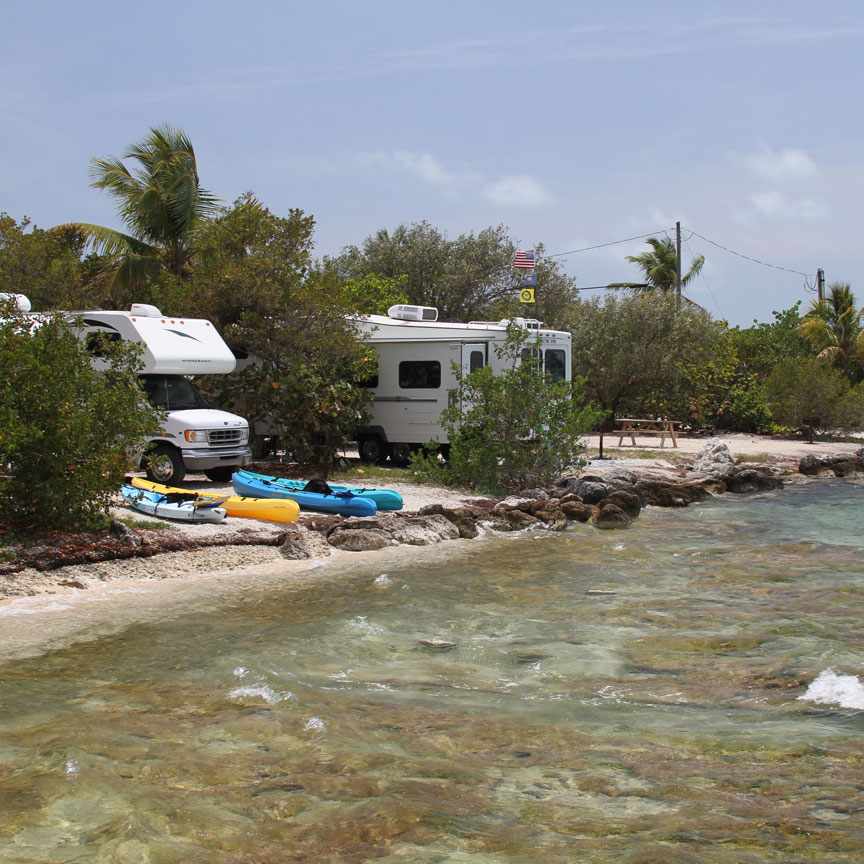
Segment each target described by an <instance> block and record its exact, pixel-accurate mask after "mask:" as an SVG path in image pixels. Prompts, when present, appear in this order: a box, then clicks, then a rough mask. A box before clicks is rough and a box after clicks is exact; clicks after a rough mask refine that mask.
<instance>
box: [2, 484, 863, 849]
mask: <svg viewBox="0 0 864 864" xmlns="http://www.w3.org/2000/svg"><path fill="white" fill-rule="evenodd" d="M862 506H864V488H862V487H859V486H855V485H851V484H839V483H838V484H832V483H821V484H813V485H809V486H806V487H799V488H793V489H789V490H787V491H785V492H783V493H782V494H778V495H770V496H764V497H759V498H749V499H742V498H735V497H731V496H730V497H726V498H723V499H722V500H719V501H717V502H714V503H711V504H708V505H704V506H700V507H692V508H689V509H688V510H686V511H676V512H671V511H658V510H650V511H648V512H646V513H645V514H643V517H642V519H641V520H640V521H639V523H638V525H637V526H636V527H634V528H632V529H631V530H629V531H626V532H599V531H594V530H591V529H588V528H585V527H584V526H580V527H579V528H577V529H574V530H572V531H569V532H567V533H565V534H563V535H549V534H534V535H530V534H529V535H521V536H518V537H517V536H507V537H503V538H501V539H496V540H484V541H475V543H474V544H472V545H470V546H468V544H466V548H467V550H468V552H469V553H470V557H467V556H466V557H462V558H457V559H455V561H447V562H445V563H441V564H438V565H433V564H424V565H418V566H414V567H411V568H402V569H391V570H388V571H387V572H386V574H382V573H381V569H380V568H378V569H377V570H374V571H364V569H363V568H364V567H365V566H366V565H364V564H363V563H362V562H361V563H358V565H357V567H358V569H357V572H356V573H354V574H352V575H351V576H350V577H347V578H346V577H345V576H341V577H340V578H339V580H338V581H336V580H335V579H334V578H332V577H328V576H326V575H325V576H324V577H323V578H322V580H321V581H320V582H319V583H317V584H316V585H315V586H313V587H311V588H310V587H305V588H304V589H302V590H299V589H297V588H296V587H294V588H292V587H291V586H290V585H286V586H285V587H284V588H281V589H278V590H273V589H267V590H266V591H264V590H260V589H259V590H258V591H254V590H252V591H250V593H249V594H248V595H247V596H246V597H245V598H244V599H243V600H241V601H237V600H236V599H234V600H231V601H222V603H221V605H220V603H219V601H217V600H213V601H212V603H210V605H209V608H208V609H207V610H206V611H201V610H200V609H196V611H192V612H190V613H189V614H187V615H184V616H180V617H178V618H174V619H173V620H170V621H167V622H165V623H163V624H159V625H155V624H147V625H144V624H139V625H136V626H132V627H130V628H128V629H126V630H124V631H123V632H122V633H120V634H119V635H112V636H106V637H103V638H98V639H96V640H95V641H91V642H86V643H79V644H77V645H72V646H70V647H68V648H64V649H62V650H55V651H53V652H52V653H50V654H47V655H44V656H41V657H37V658H33V659H26V660H17V661H15V662H9V663H6V664H5V665H2V666H0V861H3V862H7V864H12V862H40V864H42V862H51V864H53V862H121V864H127V862H129V864H145V862H152V864H174V862H177V864H180V862H183V864H197V862H202V864H203V862H208V864H212V862H236V864H240V862H257V864H271V862H272V864H276V862H280V864H281V862H295V861H298V862H299V861H303V862H306V861H308V862H331V861H332V862H342V861H345V862H360V861H367V860H377V861H382V862H402V861H406V862H465V864H487V862H544V864H548V862H573V861H579V862H629V864H654V862H656V864H681V862H730V864H731V862H735V864H747V862H754V864H755V862H769V861H770V862H784V864H785V862H798V861H801V862H805V861H806V862H832V864H833V862H853V861H854V862H860V861H861V860H862V858H864V744H862V734H864V713H862V712H859V711H855V710H854V709H852V708H844V707H842V706H841V705H838V704H819V703H818V702H808V701H801V700H800V699H799V698H798V697H800V696H802V695H803V694H804V693H805V691H806V690H807V687H808V685H809V684H811V683H812V682H813V680H814V679H815V678H816V677H817V676H818V675H819V674H820V673H822V672H823V671H824V670H826V669H828V668H833V669H834V670H835V671H836V672H837V673H838V674H839V673H843V674H846V675H850V674H851V675H861V673H864V627H862V612H864V558H862V552H864V535H862V530H861V526H862V513H864V510H862ZM0 626H2V624H0ZM421 640H426V641H427V642H428V643H430V644H422V642H421ZM446 643H454V645H453V647H448V645H447V644H446ZM861 677H862V678H864V675H862V676H861ZM850 680H851V685H850V686H851V687H852V688H853V690H854V687H855V686H856V685H857V682H858V681H859V680H861V679H850ZM853 695H854V694H853Z"/></svg>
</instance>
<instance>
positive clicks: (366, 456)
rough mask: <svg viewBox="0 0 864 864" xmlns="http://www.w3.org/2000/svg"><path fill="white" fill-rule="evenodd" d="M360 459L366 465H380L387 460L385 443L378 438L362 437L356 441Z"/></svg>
mask: <svg viewBox="0 0 864 864" xmlns="http://www.w3.org/2000/svg"><path fill="white" fill-rule="evenodd" d="M357 449H358V451H359V453H360V461H361V462H363V463H364V464H366V465H380V464H381V463H382V462H386V461H387V445H386V444H384V442H383V441H382V440H381V439H380V438H364V439H363V440H362V441H358V442H357Z"/></svg>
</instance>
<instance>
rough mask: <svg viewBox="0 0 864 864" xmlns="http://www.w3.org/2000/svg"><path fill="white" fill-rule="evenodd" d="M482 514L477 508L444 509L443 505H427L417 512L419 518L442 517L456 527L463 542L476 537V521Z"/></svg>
mask: <svg viewBox="0 0 864 864" xmlns="http://www.w3.org/2000/svg"><path fill="white" fill-rule="evenodd" d="M483 513H484V511H483V510H482V509H480V508H479V507H474V506H465V507H445V506H444V505H443V504H428V505H427V506H426V507H421V508H420V511H419V514H420V515H421V516H443V517H444V518H445V519H447V520H448V521H449V522H451V523H452V524H453V525H454V526H455V527H456V530H457V531H458V532H459V536H460V537H462V538H463V539H464V540H473V539H474V538H475V537H476V536H477V534H478V533H479V532H478V531H477V520H478V519H479V518H480V517H481V516H482V515H483Z"/></svg>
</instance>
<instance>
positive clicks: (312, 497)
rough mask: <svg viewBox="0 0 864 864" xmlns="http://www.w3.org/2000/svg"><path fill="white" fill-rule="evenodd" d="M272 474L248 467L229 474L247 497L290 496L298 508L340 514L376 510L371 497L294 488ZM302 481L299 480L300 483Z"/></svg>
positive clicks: (373, 513) (363, 513)
mask: <svg viewBox="0 0 864 864" xmlns="http://www.w3.org/2000/svg"><path fill="white" fill-rule="evenodd" d="M276 480H277V478H276V477H272V478H271V477H266V476H265V475H263V474H253V473H252V472H251V471H238V472H237V473H236V474H234V476H233V477H232V478H231V482H232V483H233V484H234V491H235V492H236V493H237V494H238V495H245V496H247V497H251V498H290V499H291V500H292V501H296V502H297V503H298V504H299V505H300V509H301V510H317V511H318V512H319V513H338V514H339V515H340V516H374V515H375V514H376V513H377V512H378V508H377V507H376V506H375V502H374V501H373V500H372V499H371V498H359V497H358V496H357V495H352V494H351V493H350V492H333V494H331V495H327V494H325V493H323V492H304V491H302V489H301V490H300V491H295V490H292V489H289V488H287V487H285V486H283V485H282V484H281V483H278V482H276ZM301 485H302V484H301Z"/></svg>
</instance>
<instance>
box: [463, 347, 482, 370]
mask: <svg viewBox="0 0 864 864" xmlns="http://www.w3.org/2000/svg"><path fill="white" fill-rule="evenodd" d="M486 351H487V346H486V343H485V342H471V343H468V344H466V345H463V346H462V374H463V375H470V374H471V373H472V372H476V371H477V370H478V369H482V368H483V367H484V366H485V365H486Z"/></svg>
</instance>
